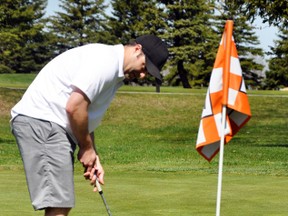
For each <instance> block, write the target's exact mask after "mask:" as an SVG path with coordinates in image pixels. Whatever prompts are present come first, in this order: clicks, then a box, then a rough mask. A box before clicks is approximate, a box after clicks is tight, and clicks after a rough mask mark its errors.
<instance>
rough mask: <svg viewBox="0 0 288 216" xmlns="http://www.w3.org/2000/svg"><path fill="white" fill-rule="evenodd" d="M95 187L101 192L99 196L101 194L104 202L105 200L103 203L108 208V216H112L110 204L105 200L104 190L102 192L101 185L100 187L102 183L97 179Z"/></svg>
mask: <svg viewBox="0 0 288 216" xmlns="http://www.w3.org/2000/svg"><path fill="white" fill-rule="evenodd" d="M95 187H97V190H98V192H99V194H100V196H101V198H102V200H103V203H104V205H105V208H106V210H107V213H108V215H109V216H112V214H111V211H110V209H109V206H108V204H107V202H106V199H105V197H104V194H103V190H102V188H101V185H100V183H99V182H98V179H97V178H96V182H95Z"/></svg>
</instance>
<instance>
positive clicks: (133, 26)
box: [109, 0, 166, 91]
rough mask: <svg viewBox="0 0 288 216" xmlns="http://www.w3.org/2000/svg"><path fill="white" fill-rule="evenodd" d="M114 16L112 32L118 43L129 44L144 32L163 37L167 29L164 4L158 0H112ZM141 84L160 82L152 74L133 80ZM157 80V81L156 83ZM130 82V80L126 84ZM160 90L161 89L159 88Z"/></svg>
mask: <svg viewBox="0 0 288 216" xmlns="http://www.w3.org/2000/svg"><path fill="white" fill-rule="evenodd" d="M111 4H112V16H111V18H110V22H109V28H110V32H111V33H112V34H113V35H114V36H115V37H116V41H115V42H117V43H122V44H127V43H128V42H129V41H130V40H131V39H135V38H137V37H138V36H141V35H144V34H154V35H157V36H159V37H160V38H162V39H163V32H164V31H165V29H166V23H165V17H166V15H165V14H164V13H163V7H162V6H163V5H161V4H159V3H158V1H156V0H147V1H142V0H128V1H121V0H112V1H111ZM133 82H136V83H138V84H140V85H142V84H146V83H148V84H150V83H152V84H155V85H156V86H158V84H159V83H158V82H157V81H155V80H154V79H153V78H152V79H151V76H148V78H146V79H145V80H144V81H143V80H137V79H135V80H133ZM155 82H156V83H155ZM128 83H130V82H129V81H127V82H126V84H128ZM157 91H159V89H158V90H157Z"/></svg>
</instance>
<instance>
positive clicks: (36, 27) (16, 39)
mask: <svg viewBox="0 0 288 216" xmlns="http://www.w3.org/2000/svg"><path fill="white" fill-rule="evenodd" d="M46 4H47V0H34V1H31V0H30V1H29V0H15V1H10V0H3V1H1V5H0V51H1V53H0V62H1V63H0V73H3V72H5V73H14V72H17V73H35V72H38V71H39V69H40V68H41V67H42V66H43V64H44V63H45V62H46V61H47V59H48V58H49V57H48V55H47V50H46V47H45V40H46V39H45V37H46V36H45V33H44V32H43V26H44V25H43V23H42V17H43V16H44V8H45V6H46Z"/></svg>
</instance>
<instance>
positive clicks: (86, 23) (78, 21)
mask: <svg viewBox="0 0 288 216" xmlns="http://www.w3.org/2000/svg"><path fill="white" fill-rule="evenodd" d="M60 2H61V4H60V8H61V9H62V10H61V11H59V12H56V15H55V16H51V17H50V18H49V24H48V29H49V30H50V31H52V32H53V41H51V43H52V44H54V45H55V54H56V55H57V54H59V53H61V52H63V51H65V50H68V49H71V48H73V47H76V46H81V45H84V44H87V43H107V42H109V41H110V40H109V39H110V37H109V35H110V33H109V32H107V31H105V26H106V25H107V23H106V21H107V15H106V13H105V10H106V8H107V5H106V4H105V1H104V0H97V1H95V0H60Z"/></svg>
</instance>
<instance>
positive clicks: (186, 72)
mask: <svg viewBox="0 0 288 216" xmlns="http://www.w3.org/2000/svg"><path fill="white" fill-rule="evenodd" d="M58 3H59V7H60V8H61V10H60V11H58V12H56V13H55V14H54V15H51V16H48V17H47V16H45V12H46V8H47V0H14V1H11V0H1V4H0V73H38V72H39V71H40V70H41V68H42V67H43V66H44V65H45V64H46V63H47V62H48V61H49V60H51V59H52V58H53V57H55V56H57V55H59V54H60V53H62V52H64V51H66V50H68V49H71V48H73V47H76V46H81V45H85V44H87V43H106V44H118V43H122V44H126V43H128V42H129V40H130V39H133V38H136V37H138V36H140V35H143V34H156V35H158V36H159V37H160V38H162V39H163V40H165V41H166V42H167V44H168V46H169V53H170V56H169V61H168V63H167V64H166V67H165V68H164V70H163V72H162V74H163V79H164V83H165V84H167V85H171V86H177V85H182V86H183V87H184V88H192V87H193V88H197V87H202V86H204V87H205V86H208V84H209V79H210V74H211V71H212V68H213V64H214V60H215V56H216V53H217V49H218V45H219V42H220V39H221V36H222V33H223V28H224V25H225V22H226V20H227V19H232V20H233V21H234V31H233V35H234V39H235V41H236V44H237V49H238V54H239V58H240V62H241V66H242V70H243V75H244V78H245V80H246V85H248V86H249V87H251V88H257V89H278V88H281V87H285V86H288V40H287V35H288V34H287V33H288V29H287V26H288V22H287V17H288V15H287V13H288V12H287V10H285V8H288V3H287V1H281V0H274V1H270V0H266V1H257V0H255V1H250V0H249V1H248V0H229V1H228V0H227V1H225V0H221V1H220V0H219V1H217V0H157V1H156V0H146V1H143V0H127V1H121V0H110V1H105V0H97V1H95V0H59V1H58ZM108 4H110V5H108ZM283 8H284V9H283ZM257 16H260V17H262V19H263V22H267V23H268V24H269V25H276V26H278V28H279V34H278V38H279V39H278V40H277V41H275V46H273V47H271V49H270V51H269V53H267V54H269V55H270V56H271V58H270V59H271V60H270V61H269V70H268V71H267V72H266V74H264V75H263V74H261V71H262V70H263V65H262V64H261V63H259V62H257V61H256V60H255V59H256V58H255V57H256V56H258V57H259V56H260V57H261V56H262V57H263V56H264V52H263V50H262V49H261V48H259V40H258V38H257V36H256V35H255V29H254V27H253V22H254V20H255V18H256V17H257ZM138 82H139V84H143V82H153V79H151V78H149V77H148V80H145V81H138ZM141 82H142V83H141Z"/></svg>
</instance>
